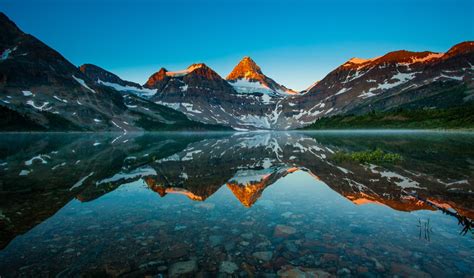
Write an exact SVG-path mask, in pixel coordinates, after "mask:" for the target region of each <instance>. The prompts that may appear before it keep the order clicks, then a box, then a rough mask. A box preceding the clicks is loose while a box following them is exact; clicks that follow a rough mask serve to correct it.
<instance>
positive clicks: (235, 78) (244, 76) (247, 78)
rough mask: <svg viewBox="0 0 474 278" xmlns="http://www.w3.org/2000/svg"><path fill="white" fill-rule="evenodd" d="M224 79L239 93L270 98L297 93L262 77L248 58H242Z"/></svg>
mask: <svg viewBox="0 0 474 278" xmlns="http://www.w3.org/2000/svg"><path fill="white" fill-rule="evenodd" d="M226 79H227V81H229V83H230V84H231V85H232V86H233V87H234V89H235V90H236V91H237V92H239V93H263V94H269V95H271V96H285V95H294V94H296V93H297V92H295V91H293V90H291V89H288V88H286V87H285V86H283V85H280V84H278V83H276V82H275V81H274V80H273V79H271V78H269V77H267V76H266V75H264V74H263V73H262V70H261V69H260V67H259V66H258V65H257V64H256V63H255V61H254V60H252V59H251V58H250V57H244V58H243V59H242V60H241V61H240V62H239V63H238V64H237V66H235V68H234V69H233V70H232V72H231V73H230V74H229V75H228V76H227V78H226Z"/></svg>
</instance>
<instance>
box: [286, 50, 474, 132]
mask: <svg viewBox="0 0 474 278" xmlns="http://www.w3.org/2000/svg"><path fill="white" fill-rule="evenodd" d="M473 77H474V42H464V43H460V44H458V45H455V46H453V47H452V48H451V49H449V50H448V51H447V52H446V53H434V52H429V51H424V52H410V51H405V50H400V51H394V52H390V53H387V54H386V55H383V56H381V57H376V58H372V59H360V58H352V59H350V60H349V61H347V62H346V63H344V64H342V65H341V66H339V67H338V68H336V69H335V70H333V71H332V72H330V73H329V74H328V75H327V76H326V77H325V78H324V79H322V80H321V81H319V82H317V83H316V84H315V85H314V86H312V87H310V88H309V89H308V91H307V92H306V94H304V95H302V96H298V97H291V98H287V99H286V100H285V101H284V102H283V103H282V105H283V113H284V114H285V115H286V117H285V118H280V119H279V121H278V124H277V127H278V126H280V127H284V126H291V128H297V127H302V126H305V125H308V124H310V123H312V122H314V121H315V120H317V119H319V118H322V117H329V116H332V115H347V114H365V113H368V112H371V111H379V112H383V111H391V110H393V109H400V108H403V109H412V110H413V109H433V108H449V107H456V106H463V105H468V104H469V103H472V100H474V95H473V93H474V90H473V86H474V84H473Z"/></svg>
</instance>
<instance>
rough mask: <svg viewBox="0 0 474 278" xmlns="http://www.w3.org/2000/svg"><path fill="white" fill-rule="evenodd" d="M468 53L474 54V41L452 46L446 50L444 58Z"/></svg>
mask: <svg viewBox="0 0 474 278" xmlns="http://www.w3.org/2000/svg"><path fill="white" fill-rule="evenodd" d="M469 52H474V41H465V42H461V43H458V44H456V45H454V46H453V47H451V48H450V49H449V50H448V52H446V56H449V57H451V56H454V55H457V54H461V53H469Z"/></svg>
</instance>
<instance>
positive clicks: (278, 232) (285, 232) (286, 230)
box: [273, 225, 296, 238]
mask: <svg viewBox="0 0 474 278" xmlns="http://www.w3.org/2000/svg"><path fill="white" fill-rule="evenodd" d="M294 233H296V229H295V228H293V227H290V226H285V225H276V226H275V231H274V232H273V236H274V237H284V238H286V237H289V236H291V235H292V234H294Z"/></svg>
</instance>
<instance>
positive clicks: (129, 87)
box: [79, 64, 156, 98]
mask: <svg viewBox="0 0 474 278" xmlns="http://www.w3.org/2000/svg"><path fill="white" fill-rule="evenodd" d="M79 70H80V71H81V72H82V73H83V74H84V75H85V76H87V77H89V79H90V80H93V81H94V82H95V83H96V84H97V85H104V86H107V87H110V88H113V89H115V90H116V91H120V92H127V93H132V94H136V95H138V96H140V97H145V98H146V97H149V96H152V95H154V94H155V93H156V90H150V89H146V88H143V87H142V86H141V85H140V84H138V83H135V82H131V81H126V80H123V79H121V78H120V77H118V76H117V75H115V74H113V73H111V72H109V71H107V70H105V69H103V68H101V67H99V66H96V65H93V64H83V65H82V66H80V67H79Z"/></svg>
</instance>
